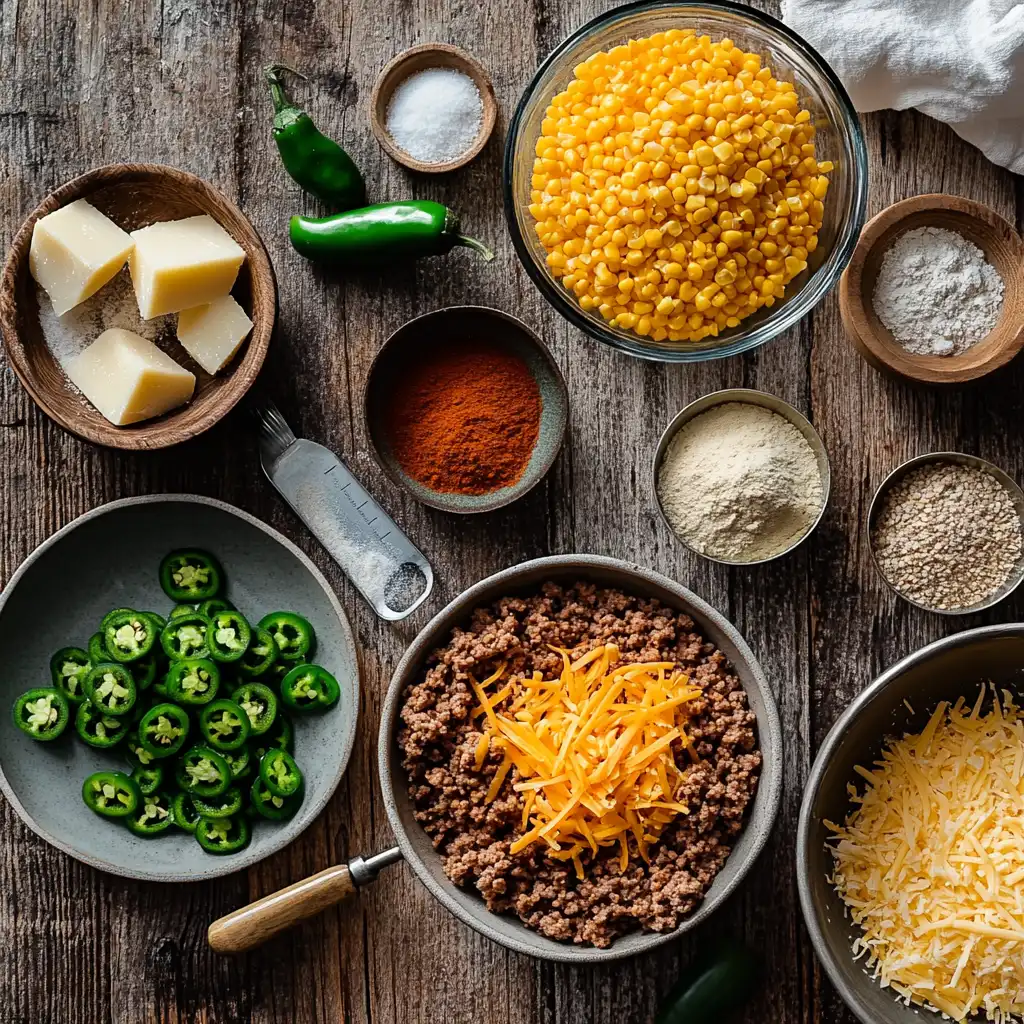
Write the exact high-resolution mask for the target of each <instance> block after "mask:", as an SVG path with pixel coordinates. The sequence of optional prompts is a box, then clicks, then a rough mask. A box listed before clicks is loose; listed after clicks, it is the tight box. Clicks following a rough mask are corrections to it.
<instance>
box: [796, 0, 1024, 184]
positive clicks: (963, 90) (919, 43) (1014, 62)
mask: <svg viewBox="0 0 1024 1024" xmlns="http://www.w3.org/2000/svg"><path fill="white" fill-rule="evenodd" d="M782 16H783V21H785V23H786V24H787V25H789V27H790V28H792V29H794V30H795V31H796V32H798V33H800V35H802V36H803V37H804V38H805V39H806V40H807V41H808V42H810V43H811V45H812V46H814V47H815V49H817V50H818V52H819V53H821V54H822V56H823V57H824V58H825V59H826V60H827V61H828V62H829V63H830V64H831V65H832V67H833V68H834V69H835V71H836V73H837V74H838V75H839V77H840V78H841V79H842V81H843V84H844V85H845V86H846V88H847V89H848V90H849V92H850V96H851V97H852V99H853V104H854V106H855V107H856V108H857V109H858V110H861V111H867V110H881V109H882V108H885V107H889V108H892V109H895V110H905V109H906V108H908V107H917V109H918V110H921V111H923V112H924V113H925V114H928V115H930V116H931V117H934V118H937V119H938V120H940V121H945V122H946V123H947V124H948V125H950V126H951V127H952V128H953V130H954V131H955V132H956V133H957V134H958V135H959V136H960V137H961V138H964V139H966V140H967V141H968V142H970V143H972V144H973V145H975V146H977V147H978V149H980V150H981V151H982V152H983V153H984V154H985V156H987V157H988V158H989V160H991V161H992V162H993V163H996V164H1000V165H1001V166H1003V167H1008V168H1009V169H1010V170H1011V171H1013V172H1015V173H1016V174H1024V3H1022V2H1021V0H783V7H782Z"/></svg>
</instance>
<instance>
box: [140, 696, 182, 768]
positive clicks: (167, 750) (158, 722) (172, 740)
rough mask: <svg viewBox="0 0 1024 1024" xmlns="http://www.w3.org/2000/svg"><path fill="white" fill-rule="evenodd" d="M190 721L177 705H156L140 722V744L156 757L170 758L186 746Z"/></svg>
mask: <svg viewBox="0 0 1024 1024" xmlns="http://www.w3.org/2000/svg"><path fill="white" fill-rule="evenodd" d="M188 730H189V721H188V715H187V714H186V712H185V709H184V708H180V707H178V705H177V704H156V705H154V706H153V707H151V708H150V709H149V710H148V711H147V712H146V713H145V714H144V715H143V716H142V721H140V722H139V743H141V744H142V746H143V747H144V748H145V749H146V750H148V751H149V752H150V753H151V754H152V755H153V756H154V757H170V756H171V755H172V754H176V753H177V752H178V751H179V750H181V748H182V747H183V746H184V745H185V740H187V739H188Z"/></svg>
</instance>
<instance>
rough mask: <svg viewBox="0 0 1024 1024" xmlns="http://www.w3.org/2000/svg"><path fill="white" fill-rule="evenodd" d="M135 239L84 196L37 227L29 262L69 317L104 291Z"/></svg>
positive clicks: (42, 219)
mask: <svg viewBox="0 0 1024 1024" xmlns="http://www.w3.org/2000/svg"><path fill="white" fill-rule="evenodd" d="M134 247H135V243H134V242H133V241H132V237H131V235H129V234H128V232H127V231H122V230H121V229H120V228H119V227H118V226H117V225H116V224H115V223H114V222H113V221H112V220H111V219H110V218H109V217H106V216H104V215H103V214H102V213H100V211H99V210H97V209H96V207H95V206H92V205H91V204H90V203H87V202H86V201H85V200H84V199H76V200H75V201H74V202H73V203H68V205H67V206H62V207H61V208H60V209H59V210H54V211H53V213H48V214H47V215H46V216H45V217H40V218H39V220H37V221H36V223H35V226H34V227H33V228H32V244H31V245H30V246H29V251H28V266H29V270H30V271H31V273H32V276H33V277H34V278H35V279H36V280H37V281H38V282H39V283H40V284H41V285H42V286H43V289H44V290H45V292H46V294H47V295H49V296H50V301H51V302H52V303H53V311H54V312H55V313H56V314H57V315H58V316H63V315H64V314H65V313H66V312H67V311H68V310H69V309H73V308H74V307H75V306H77V305H78V304H79V303H80V302H84V301H85V300H86V299H87V298H89V296H90V295H94V294H95V293H96V292H98V291H99V290H100V289H101V288H102V287H103V286H104V285H105V284H106V283H107V282H108V281H109V280H110V279H111V278H112V277H113V276H114V275H115V274H116V273H117V272H118V271H119V270H120V269H121V268H122V267H123V266H124V264H125V260H127V259H128V257H129V255H130V254H131V251H132V249H133V248H134Z"/></svg>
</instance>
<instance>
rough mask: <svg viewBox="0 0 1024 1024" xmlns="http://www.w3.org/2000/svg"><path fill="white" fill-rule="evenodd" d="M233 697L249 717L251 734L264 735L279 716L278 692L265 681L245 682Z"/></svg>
mask: <svg viewBox="0 0 1024 1024" xmlns="http://www.w3.org/2000/svg"><path fill="white" fill-rule="evenodd" d="M231 699H232V700H233V701H234V702H235V703H236V704H237V705H238V706H239V707H240V708H241V709H242V710H243V711H244V712H245V713H246V715H248V717H249V735H250V736H262V735H263V734H264V733H265V732H267V731H268V730H269V729H270V728H271V726H273V724H274V719H276V718H277V694H275V693H274V691H273V690H272V689H271V688H270V687H269V686H266V685H265V684H263V683H244V684H243V685H242V686H240V687H238V689H237V690H235V692H234V693H232V694H231Z"/></svg>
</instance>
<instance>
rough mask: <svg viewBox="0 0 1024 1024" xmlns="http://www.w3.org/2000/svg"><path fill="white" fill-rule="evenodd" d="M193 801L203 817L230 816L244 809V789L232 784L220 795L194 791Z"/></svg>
mask: <svg viewBox="0 0 1024 1024" xmlns="http://www.w3.org/2000/svg"><path fill="white" fill-rule="evenodd" d="M192 803H194V804H195V805H196V810H197V811H198V812H199V816H200V817H201V818H230V817H232V816H233V815H235V814H238V812H239V811H240V810H241V809H242V791H241V790H240V789H239V788H238V787H237V786H232V787H231V788H230V789H228V790H225V791H224V792H223V793H221V795H220V796H211V797H205V796H199V794H198V793H193V794H192Z"/></svg>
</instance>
